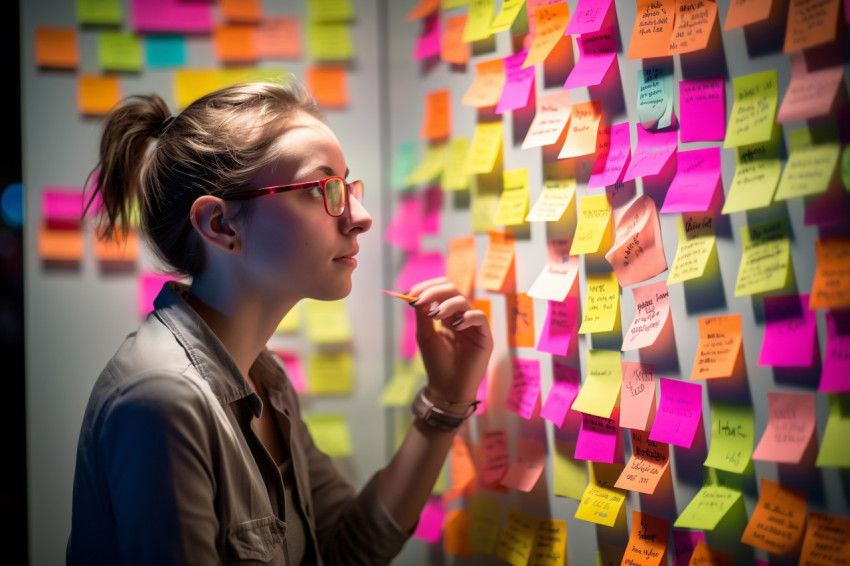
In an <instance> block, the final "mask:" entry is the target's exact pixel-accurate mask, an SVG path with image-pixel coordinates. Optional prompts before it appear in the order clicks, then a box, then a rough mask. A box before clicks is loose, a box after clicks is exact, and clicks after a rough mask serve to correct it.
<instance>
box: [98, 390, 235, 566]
mask: <svg viewBox="0 0 850 566" xmlns="http://www.w3.org/2000/svg"><path fill="white" fill-rule="evenodd" d="M210 419H211V415H210V409H209V407H208V406H207V405H206V400H205V398H204V396H203V395H202V394H201V393H200V392H199V391H198V390H197V388H196V387H195V386H194V385H193V384H190V383H187V382H186V381H185V380H181V379H174V378H170V377H168V376H162V377H159V376H156V377H150V378H147V379H143V380H140V381H138V382H136V383H134V384H133V385H132V386H130V387H129V388H128V389H127V390H125V391H124V392H122V394H121V395H120V396H119V397H118V398H117V399H116V400H115V402H114V403H113V404H112V406H111V407H110V408H109V410H108V412H107V413H106V415H105V417H104V420H103V425H102V428H101V430H100V435H99V436H100V438H99V445H100V447H101V450H100V451H99V452H100V454H101V457H102V458H103V462H102V464H103V469H105V470H106V472H105V474H106V477H105V480H106V483H107V485H108V489H109V495H110V500H111V503H112V510H113V512H114V515H115V523H116V525H117V536H118V541H117V547H118V548H119V549H120V553H121V556H120V558H121V564H126V565H135V564H158V565H165V566H168V565H172V564H181V565H191V564H198V565H201V564H204V565H206V564H218V563H219V562H220V558H219V554H218V552H217V549H216V543H215V541H216V532H217V530H218V520H217V518H216V514H215V509H214V496H215V490H216V485H215V479H214V474H213V471H212V465H211V461H212V456H211V450H210V446H211V443H210V434H211V430H212V429H211V426H210V424H209V423H210Z"/></svg>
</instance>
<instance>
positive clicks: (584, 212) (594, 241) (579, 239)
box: [570, 194, 611, 255]
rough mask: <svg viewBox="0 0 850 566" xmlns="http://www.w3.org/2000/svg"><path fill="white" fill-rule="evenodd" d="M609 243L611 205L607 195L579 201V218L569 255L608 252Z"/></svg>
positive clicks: (593, 196) (584, 198)
mask: <svg viewBox="0 0 850 566" xmlns="http://www.w3.org/2000/svg"><path fill="white" fill-rule="evenodd" d="M610 242H611V203H610V202H609V201H608V195H606V194H601V195H592V196H587V197H583V198H582V199H581V200H580V201H579V217H578V225H577V226H576V231H575V238H574V239H573V245H572V247H571V248H570V254H574V255H575V254H593V253H599V252H600V251H601V252H606V251H608V245H610Z"/></svg>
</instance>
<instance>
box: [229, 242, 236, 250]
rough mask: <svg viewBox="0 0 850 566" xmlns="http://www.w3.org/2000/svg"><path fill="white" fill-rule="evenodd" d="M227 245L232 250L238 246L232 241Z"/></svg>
mask: <svg viewBox="0 0 850 566" xmlns="http://www.w3.org/2000/svg"><path fill="white" fill-rule="evenodd" d="M227 247H228V248H230V249H231V250H232V249H233V248H235V247H236V246H235V245H233V242H230V245H229V246H227Z"/></svg>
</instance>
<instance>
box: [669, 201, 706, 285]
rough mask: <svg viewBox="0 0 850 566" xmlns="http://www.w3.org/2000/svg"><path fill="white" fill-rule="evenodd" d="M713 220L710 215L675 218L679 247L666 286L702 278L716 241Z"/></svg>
mask: <svg viewBox="0 0 850 566" xmlns="http://www.w3.org/2000/svg"><path fill="white" fill-rule="evenodd" d="M713 220H714V219H713V218H712V216H711V213H697V214H683V215H682V216H681V217H678V218H676V229H677V232H678V233H679V245H678V247H677V248H676V256H675V257H674V258H673V265H671V266H670V274H669V275H668V276H667V285H672V284H673V283H681V282H682V281H688V280H690V279H696V278H698V277H702V276H703V274H704V273H705V268H706V266H707V265H708V260H709V258H710V257H711V254H712V253H713V252H714V245H715V241H716V237H715V235H714V221H713Z"/></svg>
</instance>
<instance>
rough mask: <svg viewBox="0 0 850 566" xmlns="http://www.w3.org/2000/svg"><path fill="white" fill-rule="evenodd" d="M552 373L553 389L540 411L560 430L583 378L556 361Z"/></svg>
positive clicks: (542, 415)
mask: <svg viewBox="0 0 850 566" xmlns="http://www.w3.org/2000/svg"><path fill="white" fill-rule="evenodd" d="M552 372H553V373H554V379H553V381H552V388H551V389H549V394H548V395H547V396H546V402H545V403H543V408H541V409H540V416H541V417H542V418H544V419H546V420H547V421H549V422H551V423H553V424H554V425H555V426H557V427H558V428H560V427H561V426H563V424H564V418H566V416H567V411H569V410H570V406H571V405H572V404H573V400H575V398H576V395H578V388H579V383H580V381H581V378H580V377H579V374H578V372H577V371H576V370H575V369H573V368H571V367H570V366H566V365H564V364H560V363H558V362H555V361H553V362H552Z"/></svg>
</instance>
